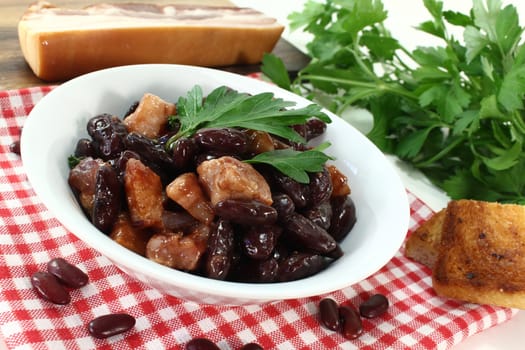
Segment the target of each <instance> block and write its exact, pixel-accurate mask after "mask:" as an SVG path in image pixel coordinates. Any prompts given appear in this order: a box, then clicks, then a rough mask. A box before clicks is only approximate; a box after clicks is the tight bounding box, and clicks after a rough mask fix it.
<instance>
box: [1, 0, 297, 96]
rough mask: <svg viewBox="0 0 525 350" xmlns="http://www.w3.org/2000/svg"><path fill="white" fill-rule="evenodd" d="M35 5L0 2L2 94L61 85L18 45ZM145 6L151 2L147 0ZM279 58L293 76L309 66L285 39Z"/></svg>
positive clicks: (78, 0)
mask: <svg viewBox="0 0 525 350" xmlns="http://www.w3.org/2000/svg"><path fill="white" fill-rule="evenodd" d="M149 1H150V2H155V3H158V4H162V3H167V4H173V3H199V4H212V5H217V6H218V5H227V4H230V3H229V2H228V1H227V0H182V1H181V0H166V1H164V0H149ZM33 2H35V0H0V90H10V89H20V88H25V87H30V86H42V85H50V84H58V83H61V82H46V81H43V80H40V79H38V78H37V77H36V76H35V75H34V74H33V72H32V71H31V69H30V68H29V66H28V65H27V63H26V62H25V59H24V56H23V55H22V51H21V49H20V44H19V42H18V32H17V24H18V20H19V19H20V17H21V16H22V15H23V13H24V11H25V10H26V9H27V8H28V6H29V5H30V4H31V3H33ZM49 2H51V3H53V4H54V5H57V6H63V7H72V8H80V7H82V6H85V5H90V4H93V3H97V2H104V1H103V0H100V1H96V0H92V1H86V0H56V1H53V0H49ZM107 2H112V3H116V2H130V0H122V1H119V0H108V1H107ZM143 2H148V0H144V1H143ZM273 52H274V53H275V54H276V55H277V56H279V57H281V58H282V59H283V61H284V63H285V65H286V67H287V69H288V70H289V71H291V72H294V71H297V70H299V69H300V68H302V67H303V66H304V65H305V64H306V62H307V57H306V56H305V55H304V54H302V53H301V52H300V51H299V50H297V49H296V48H295V47H293V46H292V45H290V44H289V43H288V42H286V41H285V40H284V39H281V40H280V41H279V42H278V43H277V45H276V47H275V49H274V51H273ZM222 69H224V70H228V71H232V72H236V73H241V74H247V73H251V72H256V71H259V65H250V66H246V65H241V66H231V67H222Z"/></svg>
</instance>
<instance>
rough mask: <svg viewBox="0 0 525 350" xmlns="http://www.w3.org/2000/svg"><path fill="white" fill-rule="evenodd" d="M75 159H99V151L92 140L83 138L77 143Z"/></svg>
mask: <svg viewBox="0 0 525 350" xmlns="http://www.w3.org/2000/svg"><path fill="white" fill-rule="evenodd" d="M74 154H75V157H79V158H80V157H93V158H97V151H96V149H95V146H93V142H92V141H91V140H90V139H86V138H81V139H79V140H78V141H77V145H76V147H75V153H74Z"/></svg>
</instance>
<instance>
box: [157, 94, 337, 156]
mask: <svg viewBox="0 0 525 350" xmlns="http://www.w3.org/2000/svg"><path fill="white" fill-rule="evenodd" d="M294 105H295V103H294V102H290V101H285V100H283V99H281V98H275V96H274V95H273V93H260V94H256V95H249V94H245V93H239V92H237V91H235V90H232V89H230V88H228V87H226V86H221V87H218V88H216V89H214V90H213V91H212V92H210V93H209V94H208V95H207V96H206V98H203V92H202V88H201V87H200V86H198V85H196V86H194V87H193V88H192V89H191V90H190V91H189V92H188V94H187V95H186V96H185V97H180V98H179V100H178V103H177V114H176V115H174V116H171V117H170V123H173V122H174V121H178V122H179V123H180V128H179V130H178V132H177V133H176V134H175V135H173V136H172V137H171V138H170V139H169V140H168V142H167V144H166V147H167V148H170V147H171V145H172V144H173V143H174V142H175V141H176V140H177V139H179V138H180V137H183V136H186V137H189V136H191V135H193V134H194V133H195V132H196V131H197V130H198V129H201V128H211V127H241V128H247V129H254V130H260V131H266V132H269V133H270V134H274V135H277V136H281V137H284V138H286V139H289V140H291V141H294V142H301V143H304V139H303V137H302V136H300V135H299V134H298V133H297V132H295V130H293V128H290V126H291V125H294V124H302V123H304V122H306V120H307V119H309V118H312V117H317V118H319V119H321V120H322V121H324V122H326V123H330V122H331V120H330V118H329V117H328V116H327V115H326V113H324V112H322V111H321V107H320V106H319V105H316V104H310V105H308V106H306V107H303V108H297V109H289V108H288V107H291V106H294Z"/></svg>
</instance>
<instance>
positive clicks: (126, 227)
mask: <svg viewBox="0 0 525 350" xmlns="http://www.w3.org/2000/svg"><path fill="white" fill-rule="evenodd" d="M109 236H110V237H111V239H113V240H114V241H115V242H117V243H118V244H120V245H122V246H124V247H126V248H128V249H129V250H132V251H134V252H135V253H137V254H140V255H142V256H144V255H145V254H146V244H147V243H148V240H149V238H150V236H151V234H148V233H147V232H146V231H145V230H142V229H140V228H138V227H135V226H133V224H132V222H131V220H130V218H129V216H128V215H126V214H120V215H119V218H118V220H117V221H116V222H115V224H114V225H113V229H112V230H111V233H110V235H109Z"/></svg>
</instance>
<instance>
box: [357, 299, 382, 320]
mask: <svg viewBox="0 0 525 350" xmlns="http://www.w3.org/2000/svg"><path fill="white" fill-rule="evenodd" d="M386 310H388V299H387V298H386V297H385V296H384V295H383V294H374V295H372V296H371V297H370V298H368V299H367V300H365V301H364V302H363V303H361V305H359V313H360V314H361V316H363V317H366V318H374V317H378V316H380V315H382V314H384V313H385V312H386Z"/></svg>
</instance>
